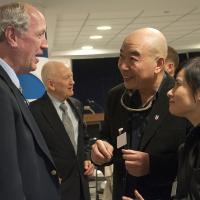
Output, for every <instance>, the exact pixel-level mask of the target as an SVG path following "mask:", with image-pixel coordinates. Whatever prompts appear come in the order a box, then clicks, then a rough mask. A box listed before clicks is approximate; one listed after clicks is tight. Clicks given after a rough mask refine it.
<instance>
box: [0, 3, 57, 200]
mask: <svg viewBox="0 0 200 200" xmlns="http://www.w3.org/2000/svg"><path fill="white" fill-rule="evenodd" d="M0 27H1V28H0V102H1V103H0V110H1V112H0V130H1V140H0V158H1V165H0V185H1V190H0V197H1V199H4V200H14V199H17V200H22V199H24V200H25V199H26V200H36V199H37V200H46V199H48V200H59V199H60V198H59V182H58V177H57V176H56V174H54V173H53V174H52V172H54V171H55V166H54V163H53V160H52V158H51V155H50V153H49V151H48V148H47V146H46V143H45V141H44V139H43V137H42V135H41V133H40V130H39V128H38V126H37V124H36V123H35V121H34V119H33V117H32V115H31V113H30V111H29V109H28V107H27V105H26V104H25V103H24V100H25V99H24V98H23V96H22V94H21V92H20V90H19V88H20V83H19V80H18V78H17V75H16V74H21V73H27V72H30V71H33V70H35V69H36V65H37V62H38V59H37V57H36V55H39V54H42V53H43V49H44V48H47V41H46V39H45V32H46V22H45V18H44V16H43V15H42V13H41V12H39V11H38V10H37V9H36V8H35V7H33V6H32V5H30V4H26V3H11V4H6V5H3V6H0Z"/></svg>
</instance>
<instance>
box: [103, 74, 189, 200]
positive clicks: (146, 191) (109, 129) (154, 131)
mask: <svg viewBox="0 0 200 200" xmlns="http://www.w3.org/2000/svg"><path fill="white" fill-rule="evenodd" d="M172 86H173V79H171V78H170V77H169V76H166V78H165V79H164V82H163V83H162V87H161V88H160V89H159V93H158V95H157V99H156V100H155V102H154V104H153V107H152V109H151V111H150V113H149V114H148V122H147V126H146V127H145V129H144V132H143V137H142V140H141V144H140V146H139V150H140V151H143V152H147V153H149V156H150V173H149V175H147V176H143V177H139V178H137V181H136V188H137V189H138V190H139V192H140V193H141V194H142V195H143V197H144V198H145V200H148V199H151V200H156V199H167V200H168V199H170V193H171V187H172V182H173V181H174V179H175V177H176V173H177V149H178V147H179V145H180V144H181V143H182V142H183V141H184V138H185V135H186V129H187V126H188V123H187V122H186V121H185V120H184V119H181V118H177V117H174V116H172V115H171V114H170V113H169V111H168V97H167V91H168V90H169V89H170V88H171V87H172ZM124 90H125V88H124V85H123V84H122V85H119V86H117V87H115V88H113V89H112V90H111V91H110V92H109V95H108V101H107V110H106V113H105V124H104V125H103V130H102V135H103V137H102V138H103V139H106V140H108V142H110V143H111V144H112V145H113V146H114V156H113V163H114V175H113V176H114V177H113V200H121V197H122V196H123V190H124V185H125V184H124V181H125V178H126V173H127V172H126V170H125V166H124V161H123V159H122V154H121V149H120V150H118V149H117V148H116V138H117V136H118V134H119V133H118V129H119V128H121V127H122V128H124V130H125V131H126V132H127V139H128V143H129V141H130V132H129V131H128V129H127V127H128V119H129V115H130V114H131V112H130V111H127V110H125V109H124V108H123V107H122V106H121V103H120V99H121V96H122V94H123V92H124ZM128 148H130V147H128ZM133 190H134V188H133Z"/></svg>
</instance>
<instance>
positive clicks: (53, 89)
mask: <svg viewBox="0 0 200 200" xmlns="http://www.w3.org/2000/svg"><path fill="white" fill-rule="evenodd" d="M46 87H47V88H48V89H49V90H50V91H55V87H54V82H53V81H52V80H51V79H48V80H46Z"/></svg>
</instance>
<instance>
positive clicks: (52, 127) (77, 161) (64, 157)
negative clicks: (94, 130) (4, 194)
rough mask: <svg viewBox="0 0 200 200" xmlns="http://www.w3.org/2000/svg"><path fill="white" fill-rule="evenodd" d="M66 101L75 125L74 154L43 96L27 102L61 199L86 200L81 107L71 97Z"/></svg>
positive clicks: (84, 137)
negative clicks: (59, 180)
mask: <svg viewBox="0 0 200 200" xmlns="http://www.w3.org/2000/svg"><path fill="white" fill-rule="evenodd" d="M67 101H68V103H69V104H70V106H71V108H72V110H73V111H74V113H75V115H76V117H77V118H78V122H79V132H78V147H77V155H76V154H75V151H74V147H73V145H72V143H71V141H70V139H69V137H68V134H67V133H66V130H65V128H64V126H63V123H62V121H61V120H60V118H59V116H58V114H57V111H56V109H55V107H54V105H53V103H52V101H51V100H50V98H49V96H48V95H47V94H46V93H45V94H44V95H43V96H42V97H41V98H40V99H38V100H36V101H33V102H31V104H30V109H31V112H32V114H33V116H34V118H35V120H36V122H37V123H38V125H39V127H40V130H41V132H42V134H43V136H44V138H45V141H46V143H47V146H48V147H49V150H50V153H51V155H52V157H53V160H54V162H55V165H56V168H57V172H58V175H59V177H61V178H62V184H61V196H62V199H63V200H66V199H73V200H80V197H81V200H88V199H90V198H89V187H88V180H87V177H85V176H84V175H83V173H84V167H83V162H84V160H86V159H89V157H88V155H87V153H88V152H87V151H88V148H89V146H88V145H89V144H88V140H87V139H88V138H87V135H86V134H85V130H84V124H83V107H82V104H81V103H80V102H79V101H78V100H76V99H74V98H68V100H67Z"/></svg>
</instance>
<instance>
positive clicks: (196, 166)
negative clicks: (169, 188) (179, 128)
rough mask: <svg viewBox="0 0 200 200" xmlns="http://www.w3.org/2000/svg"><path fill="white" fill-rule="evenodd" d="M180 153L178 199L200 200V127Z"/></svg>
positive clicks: (195, 130) (190, 134) (192, 131)
mask: <svg viewBox="0 0 200 200" xmlns="http://www.w3.org/2000/svg"><path fill="white" fill-rule="evenodd" d="M179 153H180V157H179V168H178V176H177V181H178V185H177V199H179V200H197V199H200V126H197V127H195V128H193V129H192V130H191V132H190V133H189V135H188V137H187V138H186V142H185V144H184V145H182V146H181V147H180V152H179Z"/></svg>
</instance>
